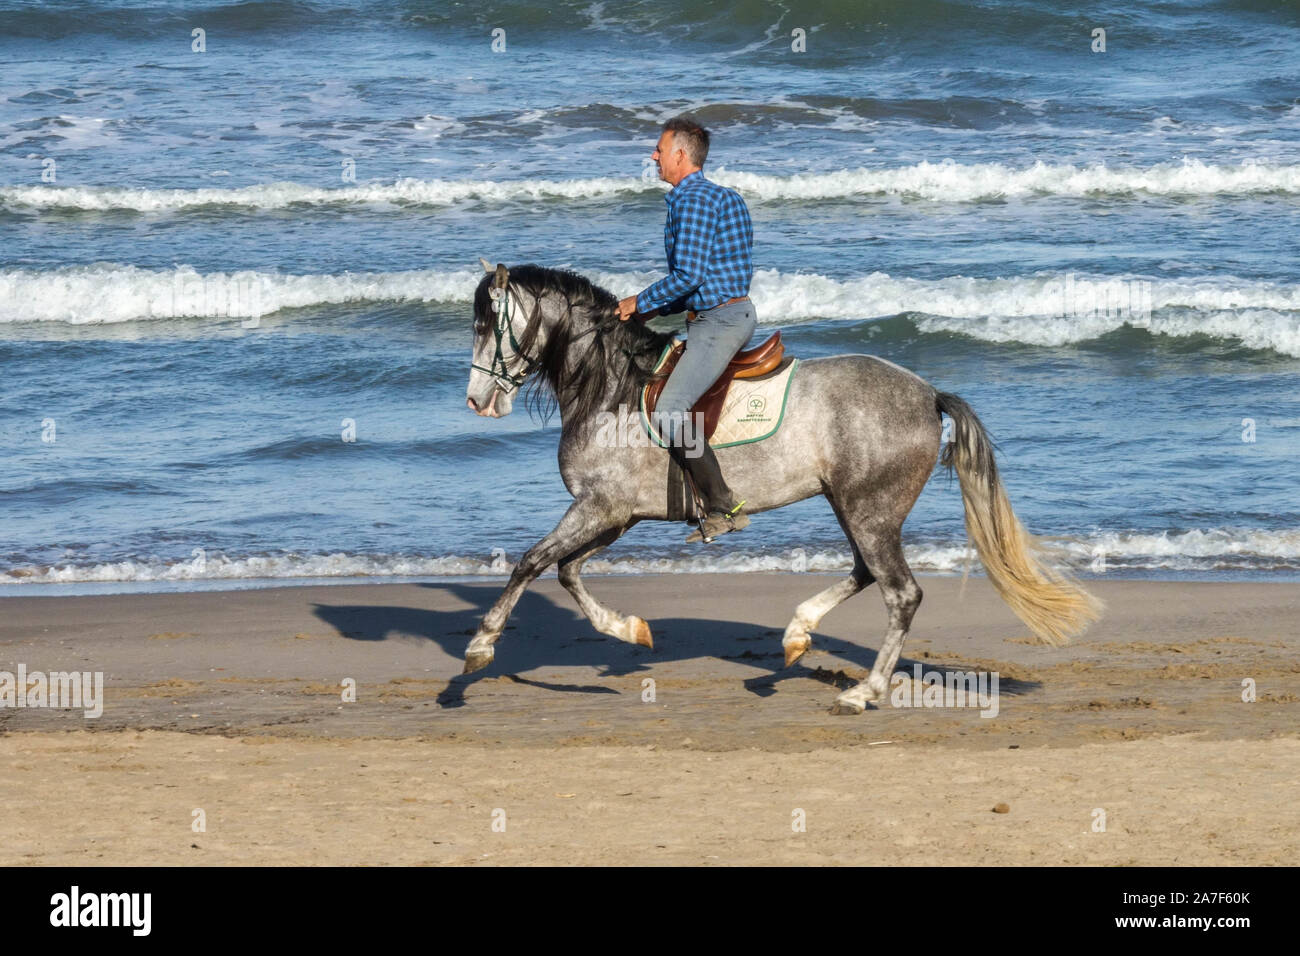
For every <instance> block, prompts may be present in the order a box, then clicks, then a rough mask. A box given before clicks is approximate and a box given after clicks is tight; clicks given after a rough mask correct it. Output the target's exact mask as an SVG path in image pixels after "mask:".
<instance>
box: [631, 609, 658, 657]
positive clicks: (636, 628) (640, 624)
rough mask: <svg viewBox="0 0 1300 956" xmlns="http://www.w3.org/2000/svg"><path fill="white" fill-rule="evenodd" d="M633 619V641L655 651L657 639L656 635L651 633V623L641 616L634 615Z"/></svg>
mask: <svg viewBox="0 0 1300 956" xmlns="http://www.w3.org/2000/svg"><path fill="white" fill-rule="evenodd" d="M631 620H632V622H633V624H632V643H633V644H640V645H641V646H642V647H648V648H650V650H652V651H653V650H654V649H655V639H654V635H653V634H651V633H650V625H649V624H647V623H646V622H645V621H643V620H641V618H639V617H634V618H632V619H631Z"/></svg>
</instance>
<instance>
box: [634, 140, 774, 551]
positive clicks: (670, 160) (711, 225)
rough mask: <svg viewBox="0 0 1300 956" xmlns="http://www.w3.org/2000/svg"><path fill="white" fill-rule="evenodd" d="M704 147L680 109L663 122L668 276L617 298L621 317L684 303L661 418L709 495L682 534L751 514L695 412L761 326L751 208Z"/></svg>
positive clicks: (743, 520) (669, 310) (742, 521)
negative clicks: (722, 182)
mask: <svg viewBox="0 0 1300 956" xmlns="http://www.w3.org/2000/svg"><path fill="white" fill-rule="evenodd" d="M708 155H709V133H708V131H707V130H705V129H704V128H703V127H702V126H700V125H699V124H698V123H695V122H693V121H692V120H690V119H688V118H686V117H684V116H679V117H677V118H675V119H671V120H669V121H668V122H667V123H665V124H664V127H663V132H662V134H661V135H660V137H659V142H658V144H657V145H656V146H655V151H654V153H653V155H652V156H651V158H652V159H653V160H654V161H655V162H656V163H657V164H658V166H659V176H660V178H661V179H663V180H664V182H667V183H670V184H671V185H672V187H673V188H672V189H670V190H669V191H668V193H667V194H666V195H665V196H664V200H665V201H666V202H667V203H668V220H667V222H666V224H665V225H664V250H665V251H666V252H667V254H668V275H667V276H665V277H664V278H662V279H660V280H659V281H658V282H656V283H654V284H653V285H651V286H650V287H649V288H647V289H644V290H642V291H641V293H640V294H638V295H633V296H628V297H627V298H626V299H623V300H622V301H621V302H619V304H618V315H619V318H620V319H622V320H624V321H627V320H628V319H630V318H632V317H634V316H635V317H638V318H640V319H641V320H642V321H644V320H645V319H648V318H650V317H651V316H654V315H674V314H676V313H678V312H682V311H686V314H687V324H688V328H689V333H688V339H689V342H688V348H687V349H686V351H685V353H684V354H683V355H682V357H681V360H680V361H679V362H678V363H677V366H676V368H674V369H673V371H672V374H671V375H670V376H669V378H668V382H667V384H665V385H664V389H663V392H662V393H661V394H660V395H659V401H658V404H657V406H656V414H655V417H656V419H657V420H658V422H659V423H660V432H661V437H662V438H663V440H664V441H665V442H666V444H667V445H668V453H669V454H670V455H672V457H673V459H674V460H675V461H676V462H677V464H678V466H679V467H680V468H681V469H682V471H684V472H686V474H687V475H689V476H690V479H691V483H692V485H693V486H694V488H695V491H696V493H697V494H698V495H699V497H700V498H702V499H703V502H704V510H705V514H704V515H703V516H702V517H701V519H700V526H699V528H698V529H697V530H696V531H694V532H692V533H691V534H690V536H688V537H687V539H686V540H687V541H706V542H707V541H712V540H713V539H714V538H715V537H717V536H718V535H720V534H726V533H728V532H730V531H739V530H740V529H741V528H743V527H745V526H746V525H747V524H749V517H748V516H747V515H746V514H745V513H744V511H743V510H741V509H742V508H743V506H744V504H745V503H744V502H743V501H739V502H738V501H736V499H735V496H734V495H733V494H732V493H731V489H730V488H728V487H727V483H726V481H724V480H723V478H722V469H721V467H720V466H719V465H718V456H717V455H716V454H715V453H714V451H713V448H712V447H711V446H710V445H709V443H708V442H707V441H705V440H704V434H703V431H704V429H703V427H702V425H696V424H693V423H692V421H691V419H690V410H691V408H692V406H694V405H695V403H696V401H697V400H698V399H699V398H700V396H701V395H703V394H704V393H705V391H707V390H708V388H709V386H711V385H712V384H713V383H714V382H715V381H717V379H718V376H719V375H721V374H722V372H723V370H724V369H725V368H726V367H727V363H728V362H729V361H730V360H731V357H732V356H733V355H735V354H736V352H738V351H739V350H740V349H741V348H742V347H743V346H744V345H745V343H746V342H748V341H749V339H750V336H752V335H753V334H754V329H755V328H757V326H758V318H757V315H756V314H755V311H754V303H753V302H751V301H750V299H749V281H750V278H751V277H752V276H753V274H754V266H753V257H752V248H753V244H754V235H753V228H752V226H751V224H750V220H749V210H748V209H747V208H746V206H745V200H743V199H742V198H740V194H739V193H738V192H736V191H735V190H734V189H727V188H726V187H725V186H719V185H718V184H717V183H713V182H710V181H709V180H707V179H705V178H704V173H703V172H701V169H702V167H703V166H704V161H705V159H706V158H707V157H708ZM691 428H694V431H695V433H696V434H697V435H698V438H699V440H698V441H697V442H692V443H690V444H691V448H692V449H694V450H697V452H698V454H696V455H690V454H687V451H688V449H687V444H688V443H687V441H686V437H687V429H691ZM665 431H666V432H667V434H664V432H665Z"/></svg>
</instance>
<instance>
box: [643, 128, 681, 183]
mask: <svg viewBox="0 0 1300 956" xmlns="http://www.w3.org/2000/svg"><path fill="white" fill-rule="evenodd" d="M674 139H675V137H674V135H673V134H672V133H671V132H668V131H667V130H665V131H664V132H663V133H662V134H660V136H659V143H658V145H656V146H655V151H654V152H653V153H652V154H651V156H650V158H651V159H653V160H654V161H655V162H656V163H657V164H658V166H659V178H660V179H662V180H663V181H664V182H666V183H671V184H672V185H674V186H676V185H677V183H678V181H679V180H680V179H681V178H682V173H683V172H684V171H685V169H686V167H687V166H689V165H690V164H689V163H688V162H687V161H686V152H685V150H681V149H678V148H677V146H676V144H675V143H674Z"/></svg>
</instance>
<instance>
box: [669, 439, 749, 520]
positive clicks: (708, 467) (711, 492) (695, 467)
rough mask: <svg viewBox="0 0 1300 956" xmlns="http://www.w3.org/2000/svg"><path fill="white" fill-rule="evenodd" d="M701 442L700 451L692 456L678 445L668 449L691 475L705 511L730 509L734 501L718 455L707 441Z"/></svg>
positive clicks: (679, 464)
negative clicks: (724, 478)
mask: <svg viewBox="0 0 1300 956" xmlns="http://www.w3.org/2000/svg"><path fill="white" fill-rule="evenodd" d="M701 444H702V445H703V446H704V447H703V449H702V450H701V453H700V454H699V455H696V456H695V457H693V458H692V457H690V456H688V455H687V454H686V452H687V449H686V448H683V447H682V446H680V445H677V446H674V447H672V448H670V449H668V451H669V453H670V454H671V455H672V456H673V458H674V459H676V461H677V464H678V466H679V467H680V468H681V469H682V471H684V472H686V473H687V474H688V475H690V476H691V481H692V482H694V484H695V490H696V491H698V492H699V493H700V497H701V498H703V499H704V506H705V512H706V513H711V512H714V511H723V512H725V511H730V510H731V508H732V506H733V505H735V503H736V502H735V499H734V498H733V497H732V496H731V489H730V488H728V487H727V483H726V481H724V480H723V478H722V468H721V467H720V466H719V465H718V456H717V455H716V454H715V453H714V451H713V449H712V448H711V447H710V446H709V443H708V442H702V443H701Z"/></svg>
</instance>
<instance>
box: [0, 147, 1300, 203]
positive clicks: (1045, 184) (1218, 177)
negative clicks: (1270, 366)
mask: <svg viewBox="0 0 1300 956" xmlns="http://www.w3.org/2000/svg"><path fill="white" fill-rule="evenodd" d="M709 178H711V179H713V180H714V181H716V182H718V183H721V184H722V185H724V186H731V187H732V188H734V189H737V190H739V191H740V192H741V194H742V195H744V197H745V198H746V199H747V200H750V201H753V202H788V201H803V202H807V201H828V200H840V199H855V198H861V197H869V196H903V197H907V198H911V199H925V200H931V201H935V202H980V201H988V200H998V199H1008V198H1028V197H1033V196H1066V197H1084V196H1098V197H1100V196H1115V197H1129V198H1142V197H1190V196H1243V195H1265V194H1283V195H1295V194H1300V165H1295V164H1289V165H1288V164H1273V163H1264V162H1244V163H1239V164H1236V165H1217V164H1213V163H1204V162H1202V161H1201V160H1198V159H1190V158H1184V159H1183V160H1181V161H1179V162H1167V163H1157V164H1155V165H1152V166H1146V167H1122V166H1117V167H1111V166H1107V165H1105V164H1100V163H1098V164H1092V165H1086V166H1075V165H1071V164H1051V163H1043V162H1037V163H1035V164H1034V165H1032V166H1029V167H1025V168H1015V167H1012V166H1007V165H1004V164H1002V163H971V164H963V163H956V162H954V161H952V160H944V161H942V162H934V163H932V162H928V161H923V162H920V163H916V164H915V165H912V166H903V167H898V168H894V169H889V168H879V169H870V168H866V167H862V168H858V169H840V170H835V171H832V172H825V173H796V174H795V175H792V176H773V175H769V174H764V173H750V172H742V171H735V170H729V169H727V168H726V167H724V166H719V167H717V168H716V169H713V170H711V171H710V173H709ZM665 188H666V184H664V183H661V182H658V181H657V180H654V179H650V178H646V177H644V176H637V177H633V176H626V177H623V176H596V177H588V178H585V179H519V180H503V181H497V180H467V179H412V178H404V179H398V180H396V181H394V182H392V183H358V184H355V185H349V186H338V187H330V188H322V187H320V186H308V185H303V184H301V183H294V182H276V183H264V184H259V185H254V186H242V187H224V188H223V187H198V188H194V189H150V188H128V187H121V186H7V187H3V188H0V206H10V207H14V208H28V209H80V210H85V211H90V212H95V211H105V210H110V209H118V210H134V211H136V212H171V211H179V210H185V209H193V208H198V207H201V206H229V207H234V208H243V209H253V210H258V209H263V210H274V209H287V208H290V207H292V206H321V205H332V204H349V205H364V206H377V207H383V206H397V207H406V206H448V205H454V204H456V203H463V202H471V201H480V202H509V201H525V200H533V201H536V200H548V199H556V200H590V199H608V198H612V197H615V196H621V195H635V194H639V193H645V194H647V195H649V194H653V193H655V192H662V191H663V190H664V189H665Z"/></svg>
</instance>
